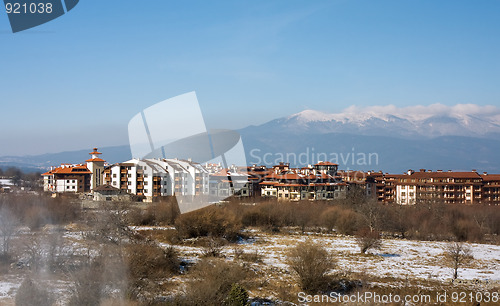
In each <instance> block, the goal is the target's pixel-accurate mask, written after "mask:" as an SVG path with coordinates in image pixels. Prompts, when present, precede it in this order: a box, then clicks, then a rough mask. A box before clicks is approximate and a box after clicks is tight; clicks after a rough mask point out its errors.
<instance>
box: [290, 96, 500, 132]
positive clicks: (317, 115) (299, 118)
mask: <svg viewBox="0 0 500 306" xmlns="http://www.w3.org/2000/svg"><path fill="white" fill-rule="evenodd" d="M284 119H285V120H282V121H281V122H283V123H284V124H285V125H286V126H287V127H289V128H292V129H300V130H303V131H310V132H315V131H316V132H319V133H324V132H342V133H344V132H349V133H355V134H363V135H377V134H382V135H394V136H409V135H418V136H423V137H433V136H445V135H452V136H485V135H490V134H500V108H498V107H495V106H480V105H475V104H457V105H454V106H447V105H443V104H432V105H428V106H422V105H416V106H409V107H396V106H394V105H387V106H369V107H358V106H350V107H348V108H346V109H344V110H343V111H341V112H339V113H325V112H321V111H316V110H304V111H302V112H300V113H297V114H294V115H291V116H289V117H287V118H284Z"/></svg>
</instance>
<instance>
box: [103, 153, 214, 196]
mask: <svg viewBox="0 0 500 306" xmlns="http://www.w3.org/2000/svg"><path fill="white" fill-rule="evenodd" d="M103 182H104V184H108V185H111V186H112V187H115V188H118V189H120V190H123V191H125V192H127V193H129V194H135V195H139V196H144V197H146V199H149V200H151V199H152V198H153V197H158V196H174V195H175V196H185V195H203V194H208V193H209V190H208V188H209V175H208V171H207V170H206V169H205V168H204V167H203V166H201V165H200V164H198V163H195V162H192V161H190V160H179V159H144V160H141V159H131V160H129V161H126V162H123V163H118V164H114V165H111V166H108V167H106V168H105V169H104V171H103Z"/></svg>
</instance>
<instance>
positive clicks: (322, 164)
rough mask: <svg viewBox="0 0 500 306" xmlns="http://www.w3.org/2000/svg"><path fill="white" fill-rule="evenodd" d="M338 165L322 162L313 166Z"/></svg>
mask: <svg viewBox="0 0 500 306" xmlns="http://www.w3.org/2000/svg"><path fill="white" fill-rule="evenodd" d="M338 165H339V164H334V163H332V162H329V161H322V162H319V163H317V164H315V166H338Z"/></svg>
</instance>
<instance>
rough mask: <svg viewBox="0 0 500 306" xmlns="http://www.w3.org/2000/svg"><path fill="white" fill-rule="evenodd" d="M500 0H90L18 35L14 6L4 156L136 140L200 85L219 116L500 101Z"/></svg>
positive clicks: (1, 52)
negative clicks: (150, 116) (148, 121)
mask: <svg viewBox="0 0 500 306" xmlns="http://www.w3.org/2000/svg"><path fill="white" fill-rule="evenodd" d="M499 13H500V2H499V1H480V2H476V1H474V2H473V1H401V0H397V1H333V0H330V1H315V0H309V1H305V0H304V1H294V0H284V1H270V0H266V1H257V0H252V1H206V0H205V1H166V0H148V1H124V0H120V1H119V0H107V1H102V0H82V1H80V4H79V5H78V6H77V7H76V8H75V9H73V10H72V11H71V12H69V13H67V14H66V15H64V16H62V17H60V18H58V19H56V20H54V21H51V22H49V23H47V24H45V25H42V26H39V27H37V28H34V29H32V30H28V31H25V32H20V33H16V34H12V33H11V31H10V26H9V24H8V19H7V15H6V14H5V12H4V10H3V9H0V46H1V48H0V67H1V68H0V103H1V113H2V120H0V128H1V131H2V133H0V156H2V155H7V154H39V153H46V152H59V151H64V150H72V149H83V148H88V147H91V146H93V145H95V146H106V145H118V144H126V143H127V123H128V121H129V120H130V119H131V118H132V117H133V116H134V115H135V114H136V113H138V112H139V111H141V110H142V109H144V108H146V107H148V106H150V105H152V104H155V103H157V102H160V101H162V100H164V99H167V98H170V97H173V96H176V95H179V94H182V93H186V92H189V91H193V90H194V91H196V92H197V95H198V99H199V101H200V105H201V107H202V110H203V112H204V115H205V120H206V123H207V125H208V126H209V127H212V128H241V127H245V126H247V125H250V124H261V123H264V122H266V121H268V120H271V119H274V118H277V117H282V116H287V115H290V114H293V113H297V112H300V111H302V110H304V109H316V110H321V111H327V112H335V111H340V110H342V109H344V108H346V107H348V106H350V105H358V106H371V105H387V104H394V105H396V106H401V107H403V106H410V105H417V104H421V105H429V104H433V103H442V104H445V105H454V104H458V103H474V104H478V105H496V106H498V105H499V104H500V103H499V101H500V100H499V97H500V86H499V84H500V63H499V58H500V57H499V54H500V18H498V16H499Z"/></svg>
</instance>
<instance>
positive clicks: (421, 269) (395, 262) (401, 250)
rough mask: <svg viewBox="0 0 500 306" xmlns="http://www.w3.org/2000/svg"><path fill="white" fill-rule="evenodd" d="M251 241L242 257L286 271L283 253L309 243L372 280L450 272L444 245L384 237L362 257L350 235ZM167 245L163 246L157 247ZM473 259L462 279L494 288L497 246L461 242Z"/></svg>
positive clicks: (228, 251)
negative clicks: (257, 258)
mask: <svg viewBox="0 0 500 306" xmlns="http://www.w3.org/2000/svg"><path fill="white" fill-rule="evenodd" d="M252 235H253V238H252V239H250V240H249V241H243V242H242V243H240V244H239V247H240V248H241V249H242V250H243V251H244V252H246V253H255V252H257V253H258V254H259V255H261V256H262V261H263V263H264V264H265V265H267V266H269V267H274V268H279V269H282V270H283V271H285V270H288V266H287V265H286V252H287V251H288V250H289V248H290V247H293V246H295V245H297V244H298V243H300V242H304V241H306V240H310V241H312V242H314V243H317V244H319V245H322V246H324V247H325V248H326V249H328V250H329V251H330V252H331V253H332V254H333V255H334V258H335V259H336V261H337V268H338V269H339V270H342V271H345V272H357V273H368V274H371V275H374V276H377V277H387V278H395V279H400V280H404V279H408V278H410V279H420V280H431V281H440V282H451V278H452V275H453V273H452V270H451V268H450V264H449V263H448V261H447V259H446V256H445V251H446V247H447V245H448V243H447V242H439V241H414V240H404V239H384V240H383V242H382V248H381V249H379V250H375V251H370V252H369V253H370V254H367V255H362V254H360V252H359V247H358V245H357V244H356V240H355V238H354V237H345V236H333V235H324V234H322V235H317V234H312V233H309V234H304V235H299V234H291V235H281V234H279V235H276V234H267V233H262V232H253V233H252ZM162 245H163V246H167V244H162ZM467 245H469V246H470V248H471V250H472V255H473V257H474V259H473V260H472V261H471V262H470V263H469V264H467V265H466V266H464V268H460V269H459V278H460V279H462V280H479V282H480V283H482V284H485V285H492V286H493V285H495V284H500V246H498V245H489V244H474V243H473V244H467ZM175 247H176V248H177V249H178V250H179V251H180V252H181V256H184V258H185V259H187V260H191V261H196V260H197V256H198V255H199V254H200V253H201V249H200V248H198V247H192V246H175ZM223 253H224V255H226V256H227V257H228V258H231V257H233V256H234V246H233V245H231V246H226V247H224V248H223Z"/></svg>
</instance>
